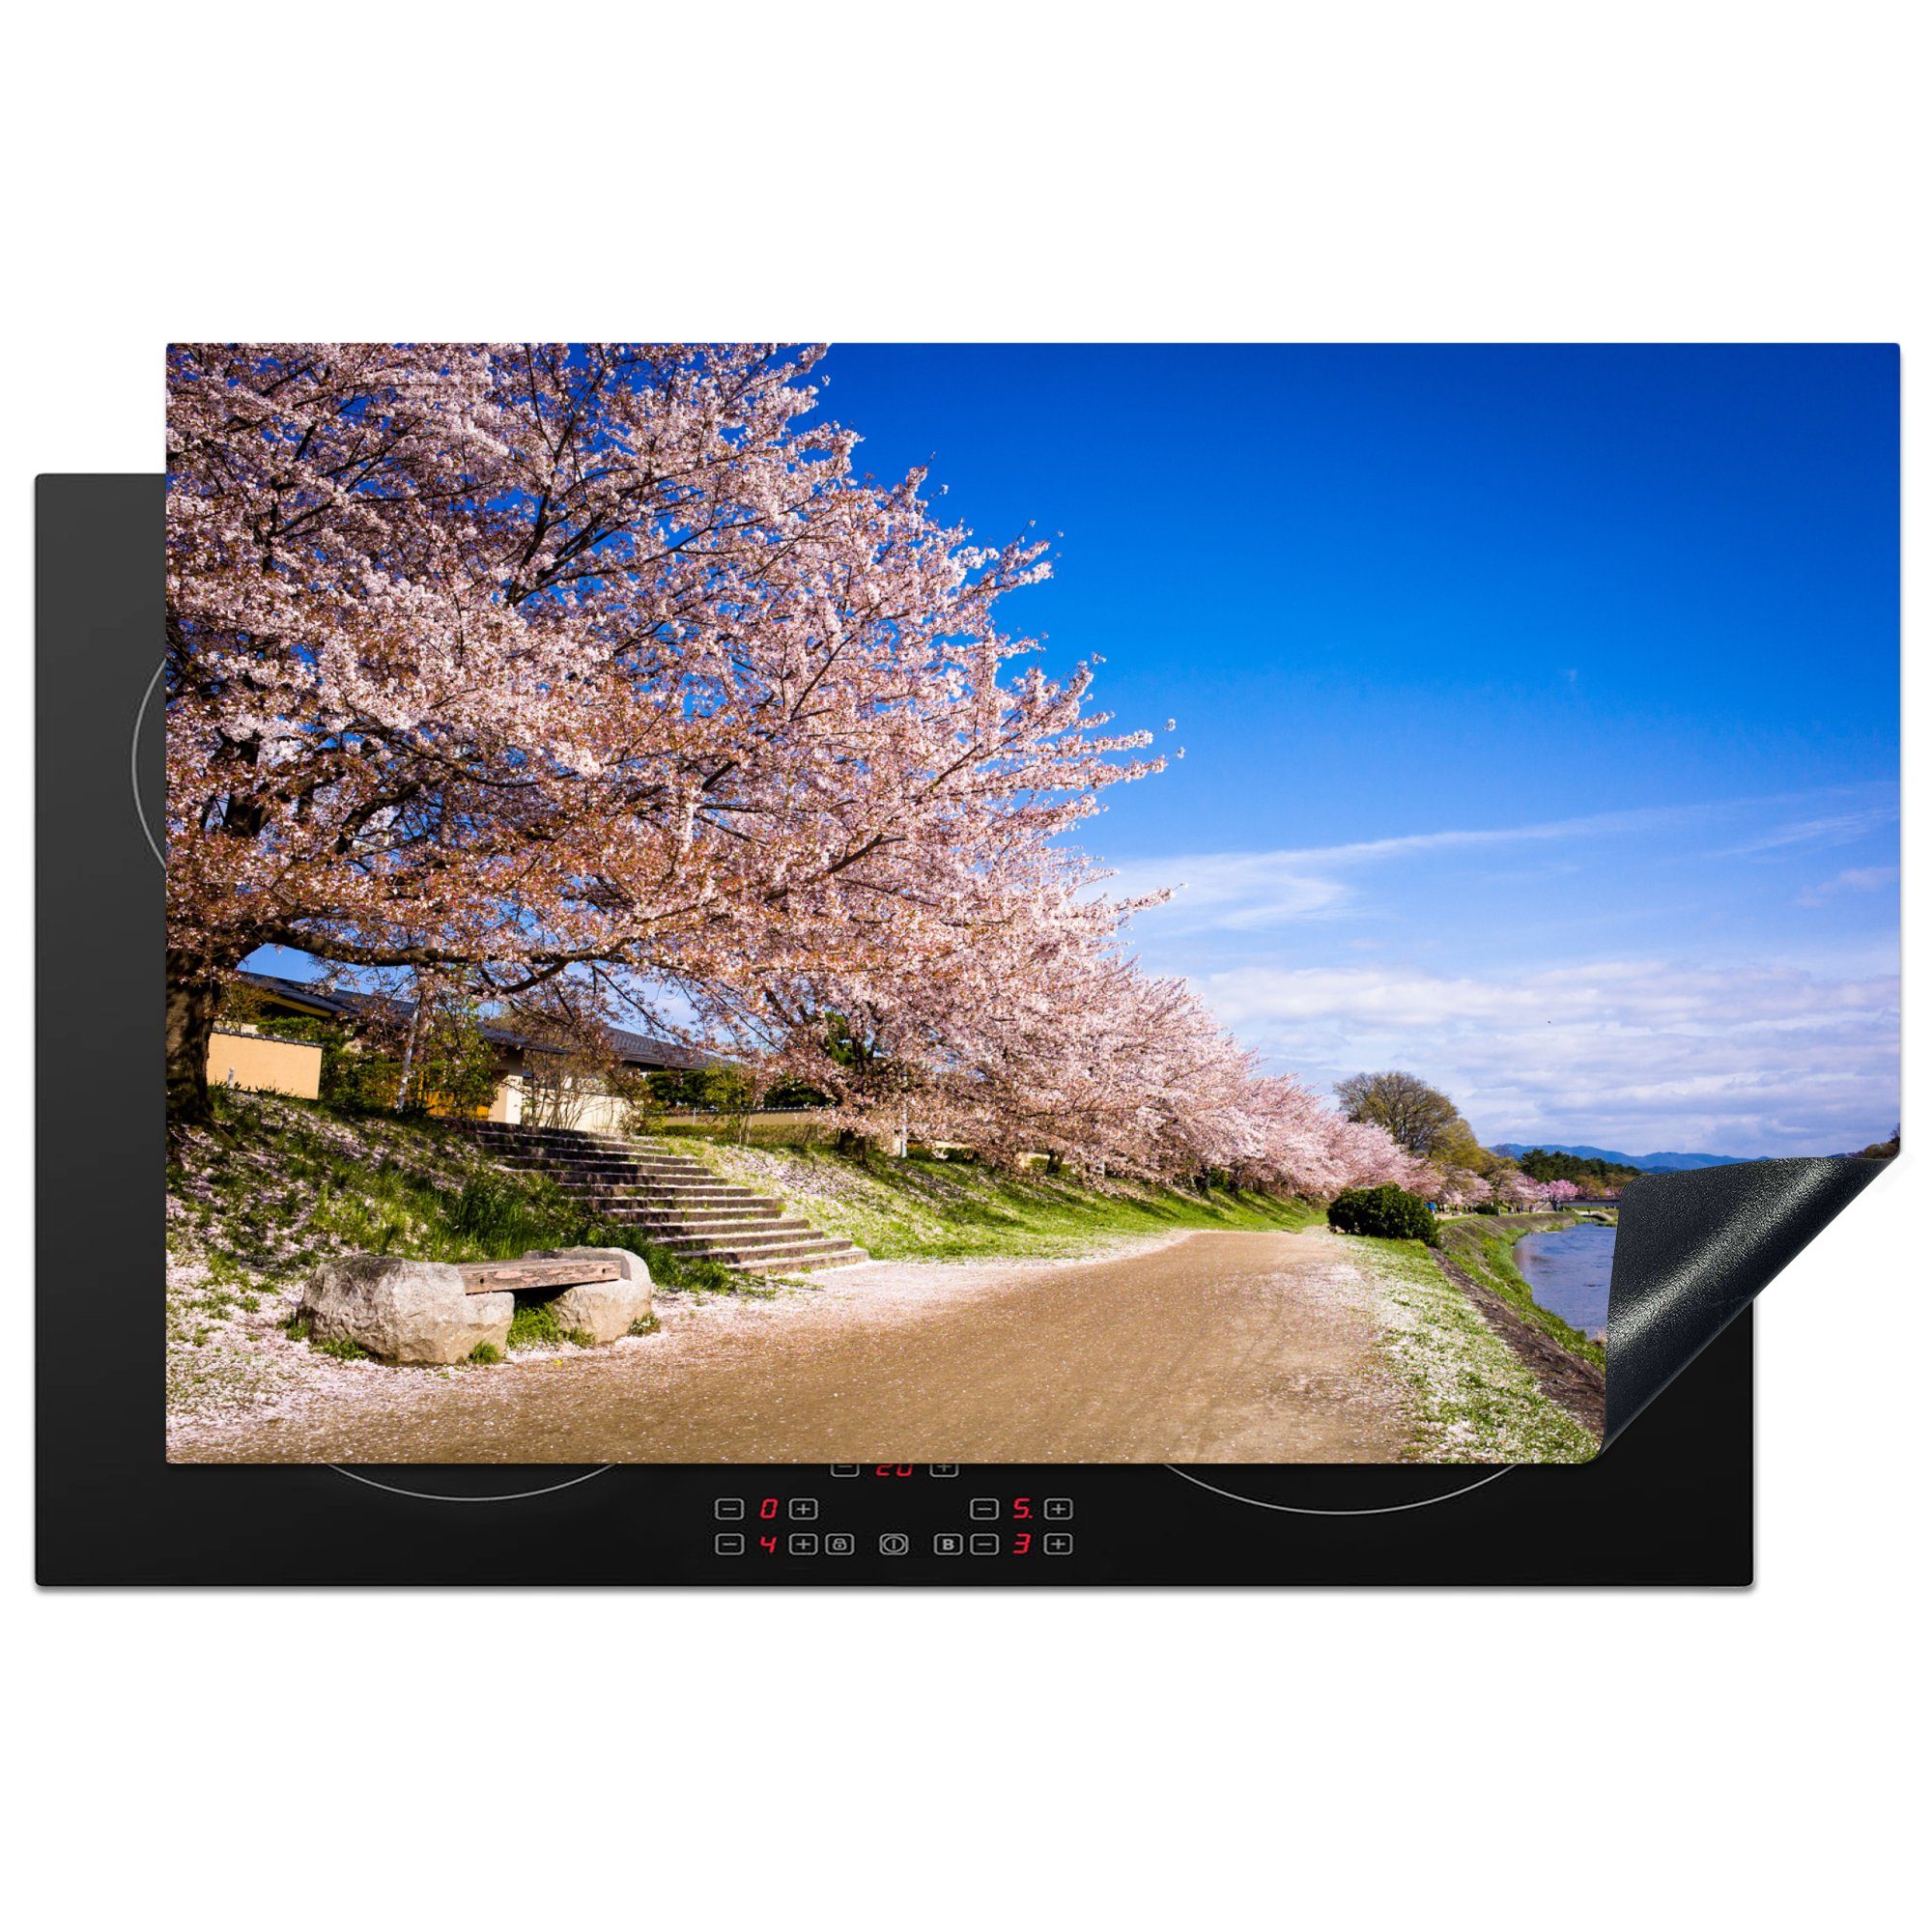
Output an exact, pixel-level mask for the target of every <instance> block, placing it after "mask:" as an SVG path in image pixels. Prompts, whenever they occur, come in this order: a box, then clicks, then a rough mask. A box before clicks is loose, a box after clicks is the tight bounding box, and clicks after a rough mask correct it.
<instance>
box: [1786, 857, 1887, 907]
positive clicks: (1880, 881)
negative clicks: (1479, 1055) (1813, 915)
mask: <svg viewBox="0 0 1932 1932" xmlns="http://www.w3.org/2000/svg"><path fill="white" fill-rule="evenodd" d="M1897 877H1898V867H1896V866H1852V867H1848V868H1847V869H1846V870H1844V871H1842V872H1840V873H1839V874H1838V875H1837V876H1836V877H1835V878H1831V879H1827V880H1826V881H1825V882H1824V884H1823V885H1819V886H1813V887H1812V888H1811V890H1810V891H1809V892H1805V893H1801V894H1799V895H1798V903H1799V904H1800V905H1806V906H1814V905H1823V904H1824V903H1825V901H1826V900H1827V899H1829V898H1833V897H1834V896H1836V895H1837V894H1839V893H1876V892H1882V891H1884V889H1885V888H1886V887H1887V886H1889V885H1891V884H1892V883H1893V882H1894V881H1895V880H1896V879H1897Z"/></svg>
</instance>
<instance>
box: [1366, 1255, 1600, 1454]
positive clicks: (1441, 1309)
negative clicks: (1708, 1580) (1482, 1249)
mask: <svg viewBox="0 0 1932 1932" xmlns="http://www.w3.org/2000/svg"><path fill="white" fill-rule="evenodd" d="M1537 1218H1539V1219H1548V1218H1550V1217H1548V1216H1539V1217H1537ZM1521 1232H1523V1233H1528V1232H1529V1230H1528V1229H1526V1228H1525V1229H1524V1230H1522V1231H1521ZM1335 1238H1336V1239H1337V1240H1338V1241H1339V1242H1342V1243H1344V1244H1346V1245H1347V1246H1348V1247H1350V1248H1351V1249H1354V1250H1357V1251H1359V1252H1360V1253H1361V1255H1362V1256H1363V1258H1364V1260H1365V1261H1366V1262H1367V1264H1368V1265H1369V1266H1370V1268H1371V1269H1372V1271H1373V1272H1374V1273H1375V1275H1376V1276H1377V1278H1378V1281H1379V1283H1380V1287H1381V1294H1382V1306H1381V1310H1380V1317H1381V1321H1382V1326H1383V1332H1384V1343H1383V1347H1384V1351H1385V1354H1386V1357H1387V1359H1388V1361H1389V1362H1390V1364H1391V1366H1392V1367H1393V1369H1394V1370H1395V1372H1396V1374H1397V1375H1398V1376H1399V1377H1400V1378H1401V1379H1402V1381H1403V1383H1404V1384H1405V1385H1406V1391H1407V1399H1408V1404H1409V1406H1410V1409H1411V1412H1412V1417H1413V1434H1412V1436H1411V1439H1410V1442H1409V1446H1408V1448H1407V1450H1406V1453H1405V1456H1404V1460H1405V1461H1407V1462H1417V1463H1586V1462H1588V1461H1589V1460H1590V1458H1591V1457H1593V1456H1594V1455H1595V1454H1596V1453H1597V1450H1598V1448H1599V1447H1600V1446H1601V1444H1602V1441H1603V1427H1604V1405H1603V1376H1602V1373H1601V1370H1600V1369H1599V1368H1595V1367H1592V1366H1590V1365H1589V1364H1588V1363H1587V1362H1585V1361H1583V1360H1581V1359H1579V1358H1578V1357H1577V1356H1575V1355H1572V1354H1571V1353H1570V1352H1569V1351H1568V1350H1564V1349H1562V1348H1560V1347H1558V1345H1557V1344H1556V1343H1555V1342H1554V1340H1553V1339H1552V1338H1550V1337H1549V1336H1548V1335H1547V1334H1545V1333H1544V1332H1543V1330H1542V1329H1541V1328H1539V1327H1536V1326H1534V1325H1532V1324H1531V1323H1530V1322H1529V1321H1526V1320H1525V1319H1524V1318H1522V1317H1520V1315H1518V1314H1517V1312H1516V1310H1515V1308H1514V1306H1513V1305H1512V1304H1511V1303H1509V1302H1506V1301H1505V1300H1504V1299H1503V1298H1502V1297H1501V1295H1499V1294H1498V1293H1496V1292H1495V1291H1494V1290H1492V1288H1490V1287H1489V1286H1488V1283H1487V1280H1486V1279H1485V1278H1482V1277H1479V1276H1477V1275H1475V1274H1474V1273H1472V1272H1471V1271H1470V1270H1469V1269H1468V1268H1466V1267H1464V1266H1463V1264H1462V1263H1461V1262H1460V1261H1459V1260H1458V1259H1457V1258H1456V1257H1455V1256H1454V1255H1450V1254H1445V1253H1444V1252H1443V1251H1441V1250H1439V1249H1431V1248H1426V1247H1424V1246H1423V1245H1422V1243H1421V1242H1419V1241H1394V1240H1382V1239H1378V1238H1374V1237H1371V1236H1336V1237H1335ZM1484 1259H1485V1263H1486V1264H1487V1265H1488V1266H1492V1265H1493V1262H1492V1259H1491V1258H1490V1257H1488V1256H1485V1258H1484ZM1519 1280H1520V1277H1519ZM1525 1292H1526V1288H1525ZM1579 1339H1580V1338H1579Z"/></svg>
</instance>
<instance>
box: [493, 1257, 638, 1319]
mask: <svg viewBox="0 0 1932 1932" xmlns="http://www.w3.org/2000/svg"><path fill="white" fill-rule="evenodd" d="M524 1259H525V1260H526V1261H531V1262H561V1261H573V1262H575V1261H584V1262H615V1263H616V1264H618V1266H619V1268H620V1269H621V1270H622V1272H621V1274H620V1275H619V1277H618V1279H617V1280H615V1281H586V1282H583V1283H582V1284H581V1285H580V1286H578V1287H576V1288H566V1289H565V1290H564V1291H563V1293H561V1294H558V1295H555V1296H554V1297H553V1298H552V1301H551V1304H550V1305H551V1307H552V1309H553V1310H554V1312H555V1315H556V1321H557V1326H558V1327H559V1328H566V1329H569V1328H578V1329H582V1331H583V1332H584V1333H585V1334H587V1335H589V1336H590V1337H591V1338H592V1339H593V1340H595V1341H598V1342H614V1341H616V1339H617V1338H618V1337H619V1336H620V1335H628V1334H629V1333H630V1331H631V1323H632V1322H633V1321H637V1320H639V1317H641V1316H645V1315H648V1314H649V1313H650V1312H651V1271H650V1269H649V1268H647V1267H646V1266H645V1265H644V1258H643V1256H641V1255H634V1254H633V1253H632V1252H631V1251H630V1249H629V1248H536V1249H533V1250H532V1251H531V1252H530V1253H529V1254H527V1255H526V1256H525V1257H524Z"/></svg>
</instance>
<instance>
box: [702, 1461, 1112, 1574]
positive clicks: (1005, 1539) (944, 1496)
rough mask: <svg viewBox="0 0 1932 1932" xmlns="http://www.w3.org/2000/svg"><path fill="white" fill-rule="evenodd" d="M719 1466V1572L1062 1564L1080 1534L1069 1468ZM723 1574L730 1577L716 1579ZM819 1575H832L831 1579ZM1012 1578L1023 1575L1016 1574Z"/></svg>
mask: <svg viewBox="0 0 1932 1932" xmlns="http://www.w3.org/2000/svg"><path fill="white" fill-rule="evenodd" d="M734 1473H735V1472H734V1471H732V1470H731V1469H728V1468H718V1469H714V1470H713V1471H712V1474H713V1476H714V1478H715V1493H714V1494H713V1495H712V1496H711V1498H710V1515H709V1520H708V1522H707V1524H706V1528H705V1531H704V1534H705V1535H706V1537H707V1539H708V1542H709V1546H710V1553H711V1555H712V1557H713V1558H714V1559H715V1560H716V1563H717V1566H718V1568H719V1569H720V1570H721V1571H725V1570H730V1569H741V1570H742V1569H753V1570H755V1569H759V1568H771V1567H775V1568H777V1569H779V1570H780V1571H783V1572H790V1573H791V1574H793V1575H796V1573H797V1572H798V1570H800V1569H817V1570H833V1569H836V1568H838V1566H839V1565H840V1564H849V1565H853V1566H854V1567H855V1568H857V1569H863V1570H865V1571H866V1572H867V1573H868V1574H867V1581H878V1580H890V1577H880V1576H879V1575H878V1573H879V1572H880V1571H881V1570H882V1569H885V1570H889V1569H891V1568H892V1567H894V1566H900V1567H903V1568H905V1569H906V1570H908V1571H916V1572H919V1573H921V1575H922V1578H923V1580H930V1577H929V1572H930V1569H931V1567H932V1566H934V1565H945V1564H959V1565H962V1566H973V1567H975V1568H979V1567H980V1566H985V1567H992V1566H996V1565H997V1566H1001V1567H1005V1568H1012V1567H1015V1566H1030V1565H1051V1564H1055V1563H1064V1562H1065V1560H1066V1559H1067V1558H1069V1557H1071V1556H1073V1555H1074V1553H1075V1550H1076V1547H1077V1546H1076V1538H1077V1537H1078V1536H1079V1535H1080V1533H1081V1530H1080V1516H1081V1509H1080V1502H1079V1499H1078V1497H1077V1496H1076V1495H1075V1494H1074V1486H1073V1483H1072V1482H1071V1481H1069V1480H1068V1479H1069V1477H1072V1476H1074V1475H1076V1474H1077V1472H1076V1471H1072V1470H1054V1469H1045V1470H1032V1471H1027V1472H1022V1480H1025V1478H1026V1477H1032V1478H1039V1477H1044V1478H1045V1481H1044V1482H1040V1481H1037V1480H1034V1481H1026V1482H1025V1487H1023V1488H1022V1487H1020V1486H1019V1485H1017V1484H1016V1483H1014V1482H1013V1481H1012V1480H1010V1479H1009V1476H1008V1472H1006V1471H1001V1470H993V1469H988V1468H985V1467H965V1466H962V1465H961V1464H959V1463H831V1464H829V1465H826V1466H822V1467H819V1468H810V1469H800V1470H799V1471H798V1474H797V1475H796V1477H790V1476H787V1475H784V1474H783V1473H781V1472H780V1471H775V1470H774V1469H772V1468H770V1467H758V1468H748V1469H745V1470H744V1471H743V1472H742V1480H736V1481H734V1480H733V1476H734ZM720 1580H721V1581H722V1580H727V1578H725V1577H720ZM822 1580H825V1581H836V1580H837V1578H836V1577H829V1576H828V1577H823V1578H822ZM1014 1580H1017V1578H1015V1579H1014Z"/></svg>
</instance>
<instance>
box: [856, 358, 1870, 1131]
mask: <svg viewBox="0 0 1932 1932" xmlns="http://www.w3.org/2000/svg"><path fill="white" fill-rule="evenodd" d="M822 374H823V376H824V378H825V379H826V386H825V391H824V396H823V408H824V410H825V412H826V413H828V414H829V415H831V416H833V417H836V418H837V419H838V420H839V421H842V422H845V423H848V424H850V425H851V426H853V427H854V428H856V429H858V430H859V431H861V432H862V434H863V435H864V436H865V438H866V440H865V442H864V444H863V445H862V447H861V450H860V460H861V463H862V465H863V466H864V467H866V468H868V469H872V470H873V471H874V472H875V473H877V474H879V475H880V476H882V477H884V476H890V475H894V474H895V473H897V472H899V471H902V470H903V469H906V468H907V467H909V466H910V465H913V464H915V463H926V464H929V465H930V468H931V471H932V484H933V485H934V486H935V487H936V486H940V485H944V486H945V488H946V492H947V495H946V497H945V498H944V500H943V502H942V505H941V507H942V508H943V509H945V510H946V511H947V512H948V513H949V514H950V515H952V516H953V517H956V518H957V519H959V520H960V521H963V522H965V523H967V524H969V525H971V526H973V527H974V529H975V530H976V531H977V532H978V533H979V534H980V536H981V537H982V538H984V539H986V540H989V541H991V540H995V539H998V538H1002V537H1005V536H1007V535H1009V534H1011V533H1014V532H1016V531H1019V530H1022V529H1024V528H1025V527H1026V526H1028V525H1029V523H1031V524H1033V525H1035V526H1037V529H1038V530H1039V531H1040V532H1041V533H1043V534H1046V535H1049V536H1052V537H1054V539H1055V552H1056V576H1055V579H1054V581H1053V582H1051V583H1049V584H1047V585H1044V586H1041V587H1040V588H1038V589H1035V590H1031V591H1028V592H1026V593H1024V594H1023V595H1022V596H1020V597H1018V598H1016V599H1015V600H1014V601H1013V605H1012V620H1013V623H1014V625H1015V627H1016V628H1024V629H1026V630H1029V631H1032V632H1035V633H1038V632H1044V633H1046V635H1047V639H1048V646H1049V649H1048V662H1049V664H1050V665H1051V666H1055V667H1060V668H1065V666H1066V665H1068V664H1070V663H1071V661H1072V660H1073V659H1075V658H1078V657H1085V656H1089V655H1092V654H1094V653H1099V654H1101V655H1102V656H1104V657H1105V659H1106V660H1107V663H1106V665H1105V667H1104V669H1103V670H1102V672H1101V684H1100V695H1101V696H1102V697H1103V698H1104V699H1105V700H1106V702H1107V703H1108V704H1109V706H1110V707H1111V708H1113V709H1114V710H1115V711H1116V712H1117V713H1118V715H1119V717H1120V718H1121V720H1122V723H1124V724H1136V725H1138V724H1147V725H1154V726H1158V725H1162V724H1163V723H1164V722H1165V721H1166V720H1167V719H1168V718H1170V717H1171V718H1174V719H1176V720H1177V721H1178V724H1179V729H1178V731H1177V732H1176V733H1175V734H1174V735H1173V737H1171V738H1168V737H1163V738H1162V740H1161V741H1160V742H1161V743H1162V745H1163V746H1164V747H1167V748H1172V747H1173V746H1176V745H1179V746H1182V747H1184V748H1185V753H1186V755H1185V758H1184V759H1183V760H1181V761H1180V762H1179V763H1178V764H1176V765H1174V766H1172V767H1171V768H1170V770H1169V771H1168V772H1167V773H1166V774H1165V775H1163V776H1162V777H1160V778H1158V779H1154V780H1151V781H1148V782H1147V783H1146V784H1143V785H1138V786H1134V787H1131V788H1128V789H1125V790H1122V791H1117V792H1114V793H1112V794H1111V795H1110V806H1109V810H1108V811H1107V813H1106V815H1105V816H1103V817H1102V818H1100V819H1099V820H1097V821H1096V822H1095V823H1094V826H1093V827H1092V828H1091V829H1090V832H1089V834H1088V836H1087V838H1086V843H1087V844H1088V846H1089V847H1090V848H1091V849H1092V850H1093V851H1094V852H1095V853H1096V854H1098V855H1099V856H1100V857H1102V858H1104V859H1105V860H1106V861H1107V862H1108V863H1110V864H1112V865H1114V866H1117V867H1120V868H1121V871H1122V876H1123V880H1124V882H1126V883H1130V884H1132V885H1133V886H1135V887H1140V886H1144V885H1151V884H1171V885H1184V890H1183V891H1182V892H1180V893H1179V895H1178V896H1177V898H1176V901H1175V903H1174V904H1173V905H1172V906H1171V907H1170V908H1168V909H1165V910H1162V911H1160V912H1156V913H1152V914H1150V915H1147V916H1145V917H1144V918H1143V919H1142V920H1141V921H1140V922H1139V923H1138V929H1137V932H1136V941H1137V944H1138V946H1139V948H1140V951H1141V952H1142V955H1143V957H1144V958H1145V959H1146V960H1147V962H1148V963H1149V964H1150V965H1151V966H1152V967H1155V968H1157V969H1159V970H1162V971H1172V972H1182V973H1185V974H1186V975H1187V976H1188V978H1189V979H1190V980H1192V981H1193V982H1194V984H1195V985H1196V986H1197V988H1198V989H1199V990H1200V991H1201V993H1202V994H1203V995H1204V996H1205V997H1206V998H1207V999H1208V1002H1209V1003H1210V1005H1212V1006H1213V1008H1214V1009H1215V1010H1216V1011H1217V1012H1218V1013H1220V1014H1221V1016H1222V1017H1223V1018H1224V1019H1225V1020H1226V1021H1227V1023H1228V1024H1230V1025H1231V1026H1232V1027H1234V1028H1235V1029H1236V1032H1237V1033H1239V1034H1240V1035H1241V1037H1244V1038H1245V1039H1248V1040H1249V1041H1251V1042H1252V1043H1254V1044H1255V1045H1257V1046H1258V1047H1260V1048H1261V1049H1262V1050H1263V1051H1264V1053H1265V1054H1266V1055H1267V1056H1268V1058H1269V1059H1270V1061H1271V1062H1272V1063H1273V1064H1274V1065H1278V1066H1280V1067H1283V1068H1285V1069H1289V1070H1293V1071H1295V1072H1298V1073H1300V1074H1302V1075H1303V1076H1304V1077H1306V1078H1309V1079H1311V1080H1314V1081H1316V1082H1319V1083H1321V1084H1326V1083H1328V1082H1330V1081H1332V1080H1333V1079H1335V1078H1337V1077H1339V1076H1340V1075H1342V1074H1345V1073H1349V1072H1352V1071H1354V1070H1356V1069H1357V1068H1358V1067H1362V1066H1382V1065H1403V1066H1407V1067H1410V1068H1412V1069H1413V1070H1415V1071H1417V1072H1419V1073H1422V1074H1424V1075H1425V1076H1427V1077H1428V1078H1430V1079H1432V1080H1435V1081H1436V1082H1437V1083H1438V1084H1440V1085H1442V1086H1443V1087H1445V1088H1446V1089H1447V1090H1448V1091H1449V1092H1451V1093H1452V1094H1455V1095H1456V1097H1457V1098H1458V1099H1459V1100H1460V1101H1461V1102H1462V1104H1463V1109H1464V1111H1465V1112H1466V1113H1467V1114H1468V1116H1469V1118H1470V1120H1471V1122H1473V1123H1474V1125H1475V1126H1476V1129H1477V1131H1478V1133H1479V1134H1481V1135H1482V1136H1483V1137H1484V1138H1485V1139H1488V1140H1492V1141H1493V1140H1501V1139H1525V1140H1536V1139H1544V1140H1562V1141H1573V1142H1592V1143H1595V1144H1597V1145H1600V1146H1608V1147H1617V1148H1621V1149H1624V1150H1626V1151H1634V1152H1648V1151H1654V1150H1657V1149H1664V1148H1669V1149H1697V1150H1708V1151H1718V1152H1727V1153H1795V1152H1806V1151H1812V1152H1819V1151H1824V1152H1829V1151H1840V1150H1843V1149H1846V1148H1855V1147H1858V1146H1861V1145H1862V1144H1864V1143H1865V1142H1866V1141H1869V1140H1871V1139H1874V1138H1877V1137H1879V1136H1881V1135H1884V1134H1888V1133H1889V1132H1890V1130H1891V1128H1892V1126H1893V1124H1894V1122H1895V1121H1896V1118H1897V1112H1898V1099H1897V1092H1898V1063H1897V1007H1898V989H1897V976H1898V900H1897V865H1898V828H1897V779H1898V657H1897V639H1898V552H1897V531H1898V496H1897V474H1898V470H1897V358H1896V355H1895V354H1894V352H1893V351H1892V350H1890V349H1889V348H1822V349H1818V348H1813V349H1802V348H1801V349H1777V348H1749V349H1725V348H1684V349H1662V350H1657V349H1625V348H1603V349H1474V350H1469V349H1408V348H1398V349H1362V348H1340V349H1268V348H1187V349H1146V348H1130V347H1122V348H1104V349H1082V348H1061V347H1051V348H1037V347H1012V348H985V347H971V348H945V347H940V348H904V347H889V348H877V347H839V348H837V349H835V350H834V351H833V352H832V354H831V355H830V356H829V357H828V358H827V360H826V362H825V364H824V365H823V370H822Z"/></svg>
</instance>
